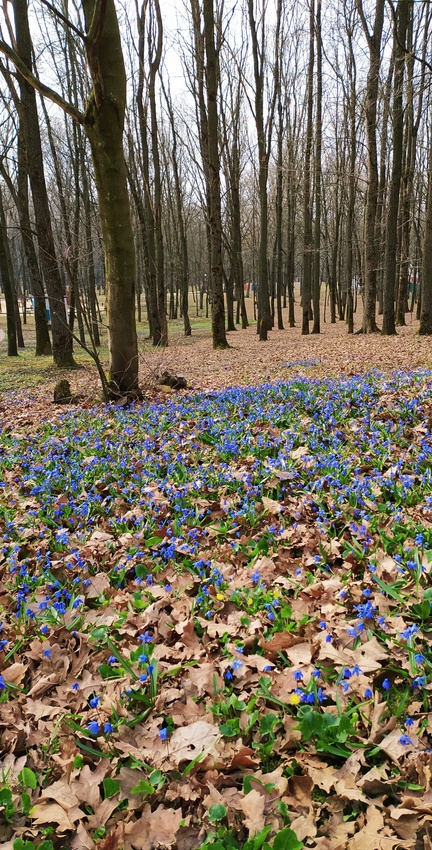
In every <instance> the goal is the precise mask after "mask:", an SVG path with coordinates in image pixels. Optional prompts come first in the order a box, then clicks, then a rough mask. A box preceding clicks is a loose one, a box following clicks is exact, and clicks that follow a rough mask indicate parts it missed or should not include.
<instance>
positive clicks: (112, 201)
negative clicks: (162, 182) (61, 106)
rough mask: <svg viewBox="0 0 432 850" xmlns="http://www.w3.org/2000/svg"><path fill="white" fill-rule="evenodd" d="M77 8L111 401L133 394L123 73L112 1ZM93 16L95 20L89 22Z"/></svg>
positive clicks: (90, 1)
mask: <svg viewBox="0 0 432 850" xmlns="http://www.w3.org/2000/svg"><path fill="white" fill-rule="evenodd" d="M82 3H83V8H84V14H85V19H86V26H87V32H88V33H89V38H88V41H87V44H86V51H87V61H88V65H89V69H90V73H91V78H92V83H93V90H92V92H91V94H90V96H89V99H88V102H87V106H86V111H85V115H84V127H85V130H86V133H87V136H88V139H89V141H90V147H91V151H92V158H93V167H94V173H95V182H96V189H97V194H98V201H99V214H100V220H101V228H102V236H103V244H104V252H105V279H106V289H107V319H108V347H109V354H110V372H109V390H110V393H111V394H112V395H113V396H114V397H115V396H117V395H122V394H124V393H128V394H137V393H138V345H137V334H136V323H135V278H136V266H135V243H134V235H133V229H132V221H131V212H130V203H129V195H128V191H127V178H126V166H125V160H124V153H123V126H124V115H125V108H126V73H125V67H124V62H123V55H122V49H121V40H120V32H119V27H118V21H117V15H116V11H115V6H114V1H113V0H105V3H102V4H101V7H99V6H98V3H97V0H82ZM95 12H96V13H98V14H99V15H100V18H99V20H94V15H95ZM93 28H94V32H92V30H93Z"/></svg>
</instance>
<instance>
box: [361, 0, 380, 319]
mask: <svg viewBox="0 0 432 850" xmlns="http://www.w3.org/2000/svg"><path fill="white" fill-rule="evenodd" d="M384 3H385V0H376V5H375V22H374V28H373V32H372V33H370V32H369V29H368V25H367V22H366V19H365V15H364V11H363V4H362V0H356V5H357V9H358V12H359V15H360V19H361V22H362V26H363V30H364V33H365V36H366V39H367V42H368V47H369V71H368V77H367V83H366V102H365V116H366V144H367V153H368V188H367V196H366V212H365V219H366V221H365V252H364V253H365V293H364V317H363V332H364V333H375V332H377V331H378V330H379V329H378V326H377V323H376V318H375V317H376V293H377V268H378V260H379V258H378V239H377V201H378V159H377V142H376V131H377V101H378V86H379V73H380V66H381V37H382V30H383V23H384Z"/></svg>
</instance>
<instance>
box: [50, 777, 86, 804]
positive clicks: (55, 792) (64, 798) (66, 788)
mask: <svg viewBox="0 0 432 850" xmlns="http://www.w3.org/2000/svg"><path fill="white" fill-rule="evenodd" d="M82 799H83V798H81V800H82ZM45 800H55V801H56V803H58V804H59V805H60V806H61V807H62V808H63V809H65V811H66V812H67V811H69V809H73V808H74V806H77V805H78V804H79V803H80V802H81V800H80V799H79V798H78V797H77V796H76V794H74V792H73V791H72V788H71V786H70V785H69V784H68V783H67V782H65V780H64V779H59V780H58V781H57V782H54V783H53V784H52V785H48V787H47V788H44V789H43V790H42V792H41V795H40V797H39V802H40V803H43V802H44V801H45Z"/></svg>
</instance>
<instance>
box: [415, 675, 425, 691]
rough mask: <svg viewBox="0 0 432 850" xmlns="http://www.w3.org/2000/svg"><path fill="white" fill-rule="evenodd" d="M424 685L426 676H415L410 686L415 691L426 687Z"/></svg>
mask: <svg viewBox="0 0 432 850" xmlns="http://www.w3.org/2000/svg"><path fill="white" fill-rule="evenodd" d="M426 684H427V677H426V676H416V677H415V679H413V681H412V686H413V688H414V690H417V688H424V687H425V686H426Z"/></svg>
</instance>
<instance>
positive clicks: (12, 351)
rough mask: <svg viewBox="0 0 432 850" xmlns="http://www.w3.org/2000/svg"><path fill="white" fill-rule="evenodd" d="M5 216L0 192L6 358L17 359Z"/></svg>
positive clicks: (1, 264)
mask: <svg viewBox="0 0 432 850" xmlns="http://www.w3.org/2000/svg"><path fill="white" fill-rule="evenodd" d="M7 254H8V245H7V229H6V216H5V212H4V207H3V197H2V195H1V192H0V277H1V282H2V284H3V292H4V297H5V302H6V331H7V349H8V350H7V353H8V357H18V347H17V328H16V321H15V307H14V290H13V282H12V278H11V276H10V263H8V257H7Z"/></svg>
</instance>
